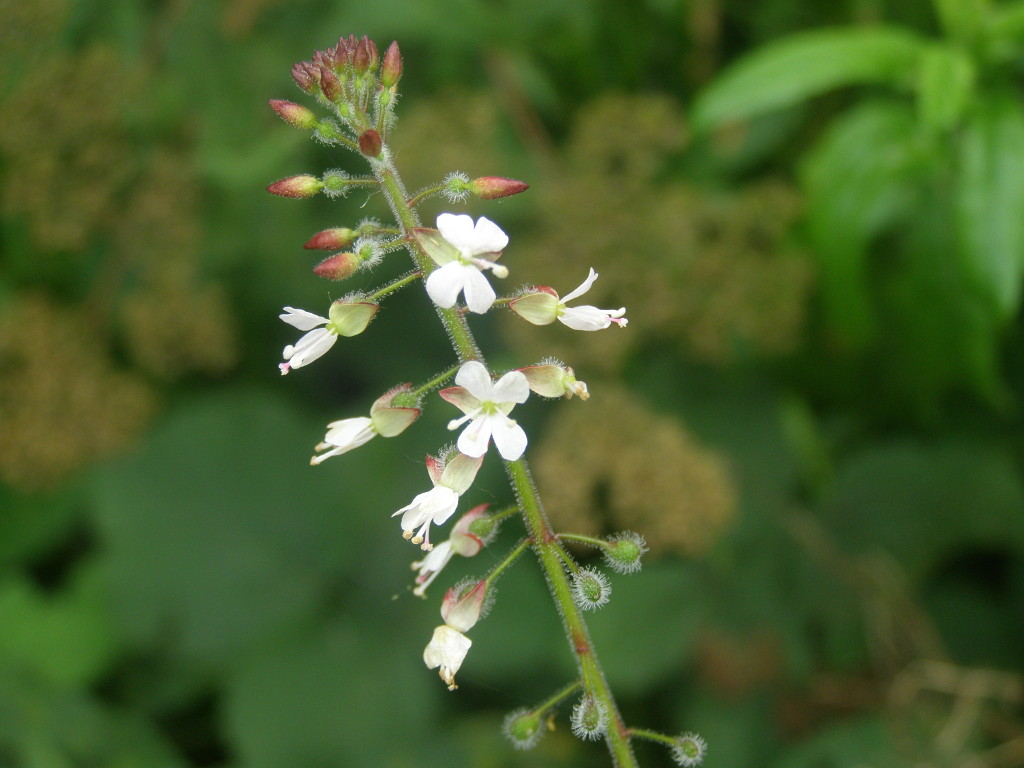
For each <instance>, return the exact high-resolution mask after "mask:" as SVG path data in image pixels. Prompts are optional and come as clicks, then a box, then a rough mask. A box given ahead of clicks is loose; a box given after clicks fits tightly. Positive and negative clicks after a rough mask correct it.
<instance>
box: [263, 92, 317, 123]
mask: <svg viewBox="0 0 1024 768" xmlns="http://www.w3.org/2000/svg"><path fill="white" fill-rule="evenodd" d="M270 108H271V109H273V110H274V111H275V112H277V114H278V115H279V116H280V118H281V119H282V120H284V121H285V122H286V123H288V125H292V126H295V127H296V128H301V129H303V130H306V131H311V130H313V128H314V127H316V115H314V114H313V113H312V111H310V110H308V109H306V108H305V107H304V106H302V105H301V104H296V103H294V102H291V101H284V100H283V99H271V100H270Z"/></svg>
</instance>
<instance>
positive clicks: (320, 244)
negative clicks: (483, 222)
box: [302, 227, 358, 251]
mask: <svg viewBox="0 0 1024 768" xmlns="http://www.w3.org/2000/svg"><path fill="white" fill-rule="evenodd" d="M357 234H358V233H357V232H356V231H355V230H354V229H349V228H348V227H333V228H331V229H323V230H321V231H319V232H317V233H316V234H315V235H313V236H312V237H311V238H309V240H307V241H306V244H305V245H304V246H302V247H303V248H305V249H306V250H309V251H313V250H316V251H336V250H337V249H339V248H347V247H348V246H350V245H352V242H353V241H354V240H355V239H356V235H357Z"/></svg>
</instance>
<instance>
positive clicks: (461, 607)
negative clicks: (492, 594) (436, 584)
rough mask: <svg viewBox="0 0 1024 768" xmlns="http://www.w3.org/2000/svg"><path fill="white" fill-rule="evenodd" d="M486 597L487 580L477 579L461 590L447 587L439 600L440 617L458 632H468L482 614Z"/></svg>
mask: <svg viewBox="0 0 1024 768" xmlns="http://www.w3.org/2000/svg"><path fill="white" fill-rule="evenodd" d="M486 599H487V580H486V579H484V580H482V581H478V582H477V583H476V584H474V585H473V587H472V588H471V589H467V590H465V591H463V592H461V593H460V592H459V591H456V589H455V588H454V587H453V588H452V589H449V590H448V591H447V592H446V593H445V596H444V599H443V600H442V601H441V618H442V619H444V623H445V624H447V625H448V626H449V627H451V628H452V629H457V630H458V631H459V632H468V631H469V630H471V629H472V628H473V625H475V624H476V623H477V621H479V620H480V617H481V616H482V615H483V614H484V608H485V607H486Z"/></svg>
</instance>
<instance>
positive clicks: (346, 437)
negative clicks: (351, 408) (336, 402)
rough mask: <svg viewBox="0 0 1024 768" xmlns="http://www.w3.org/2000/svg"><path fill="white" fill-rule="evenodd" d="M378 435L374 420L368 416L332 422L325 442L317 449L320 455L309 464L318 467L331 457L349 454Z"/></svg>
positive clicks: (328, 426) (325, 436)
mask: <svg viewBox="0 0 1024 768" xmlns="http://www.w3.org/2000/svg"><path fill="white" fill-rule="evenodd" d="M376 434H377V430H375V429H374V428H373V419H371V418H369V417H368V416H356V417H355V418H352V419H342V420H341V421H332V422H331V423H330V424H328V425H327V434H326V435H324V441H323V442H322V443H320V444H319V445H317V447H316V450H317V451H318V454H317V455H316V456H314V457H313V458H311V459H310V460H309V463H310V464H312V465H314V466H316V465H317V464H319V463H320V462H321V461H323V460H324V459H329V458H330V457H331V456H340V455H341V454H343V453H348V452H349V451H351V450H352V449H354V448H358V447H359V446H361V445H365V444H366V443H368V442H370V440H372V439H373V438H374V436H376Z"/></svg>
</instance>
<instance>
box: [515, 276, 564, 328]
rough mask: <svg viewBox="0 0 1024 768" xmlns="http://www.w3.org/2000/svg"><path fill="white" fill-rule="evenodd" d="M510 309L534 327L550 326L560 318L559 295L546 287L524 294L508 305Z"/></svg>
mask: <svg viewBox="0 0 1024 768" xmlns="http://www.w3.org/2000/svg"><path fill="white" fill-rule="evenodd" d="M508 308H509V309H511V310H512V311H513V312H515V313H516V314H517V315H519V316H520V317H521V318H523V320H525V321H526V322H528V323H532V324H533V325H550V324H551V323H553V322H555V319H556V318H557V317H558V294H557V293H556V292H555V289H554V288H550V287H548V286H546V285H542V286H540V287H538V288H537V289H536V290H534V291H531V292H530V293H524V294H523V295H522V296H518V297H516V298H514V299H512V301H510V302H509V303H508Z"/></svg>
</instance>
